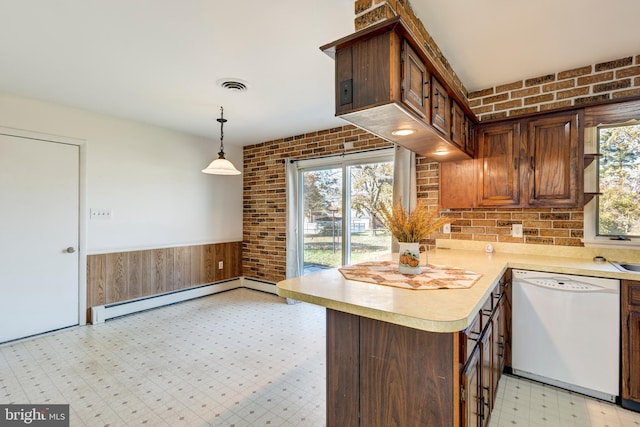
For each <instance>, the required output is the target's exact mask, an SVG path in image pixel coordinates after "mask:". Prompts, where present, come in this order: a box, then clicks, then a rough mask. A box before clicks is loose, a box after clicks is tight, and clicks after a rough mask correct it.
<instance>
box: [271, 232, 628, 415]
mask: <svg viewBox="0 0 640 427" xmlns="http://www.w3.org/2000/svg"><path fill="white" fill-rule="evenodd" d="M450 242H451V241H444V242H438V244H437V246H438V247H439V248H438V249H436V250H434V251H429V252H428V262H429V263H430V264H436V265H450V266H457V267H462V268H464V269H466V270H471V271H473V272H475V273H478V274H481V275H482V277H481V278H480V279H479V280H478V281H477V282H476V283H475V284H474V285H473V286H472V287H471V288H469V289H438V290H410V289H402V288H396V287H390V286H383V285H377V284H372V283H366V282H359V281H352V280H346V279H344V277H343V276H342V274H341V273H340V272H339V271H338V270H337V269H331V270H325V271H322V272H319V273H316V274H312V275H308V276H304V277H299V278H294V279H289V280H284V281H282V282H279V283H278V285H277V286H278V294H279V295H280V296H282V297H287V298H292V299H296V300H299V301H305V302H309V303H312V304H317V305H321V306H324V307H326V308H327V331H326V333H327V425H328V426H358V425H366V426H389V425H402V426H411V425H429V426H458V425H466V422H464V420H465V419H466V417H467V416H468V415H469V414H475V413H483V411H485V409H484V405H486V406H487V408H488V409H487V411H488V410H490V407H491V406H490V403H489V401H490V400H491V399H492V398H493V397H492V395H493V393H492V390H491V385H487V386H486V387H487V388H489V390H490V391H489V393H488V395H487V396H485V397H479V398H478V399H477V402H479V403H472V397H473V396H471V394H472V392H471V390H470V389H469V388H465V387H461V385H464V384H471V385H472V386H471V388H475V389H476V390H480V393H483V392H482V390H481V387H485V385H484V383H482V382H478V381H479V380H478V378H479V377H480V376H481V375H480V373H476V374H473V373H471V377H469V374H470V373H468V372H466V371H464V372H463V367H464V366H465V365H467V366H468V365H470V363H469V362H473V361H474V360H475V359H474V358H478V360H483V359H482V358H481V356H480V355H479V354H478V353H479V352H480V351H479V350H478V348H474V345H475V342H478V341H483V340H485V339H487V340H488V341H492V342H493V343H494V345H493V346H487V348H491V349H492V350H491V352H490V353H489V354H488V356H489V357H485V358H484V360H485V361H486V360H494V359H497V358H499V357H500V356H501V357H503V358H504V357H506V358H508V357H509V356H508V355H506V352H507V350H505V347H506V346H508V344H507V343H506V342H504V340H506V339H508V338H505V337H508V331H504V330H503V329H501V328H502V327H501V326H499V325H503V324H504V322H505V321H506V322H507V323H508V321H509V310H506V311H504V312H502V313H500V311H499V310H498V311H496V310H497V309H499V308H500V301H504V300H506V297H505V296H504V295H505V294H508V285H509V283H508V280H505V277H507V278H508V274H509V271H510V269H511V268H519V269H528V270H538V271H549V272H556V273H567V274H578V275H589V276H599V277H611V278H618V279H628V280H634V279H635V280H637V278H638V276H637V275H633V274H631V273H622V272H620V271H618V270H617V269H616V268H615V267H614V266H612V265H611V264H609V263H597V262H594V261H593V260H592V258H593V254H592V253H591V250H589V249H585V248H576V251H575V252H572V253H571V255H572V257H566V256H554V255H556V254H554V253H553V250H552V249H551V250H549V249H545V253H546V254H547V255H545V256H541V255H535V254H532V253H531V252H534V251H535V249H539V248H536V247H535V246H534V245H528V246H529V249H527V250H528V251H529V253H514V252H505V251H503V250H502V249H501V248H498V249H497V252H496V253H490V254H487V253H485V252H484V250H480V248H479V247H478V245H476V247H474V248H473V249H472V250H468V249H449V248H444V246H446V245H451V243H450ZM478 243H480V242H478ZM453 246H455V243H454V244H453ZM532 246H534V247H533V248H531V247H532ZM482 248H484V245H483V246H482ZM510 249H512V248H510ZM563 249H564V251H565V253H566V252H567V248H563ZM637 252H638V251H625V253H634V254H636V253H637ZM534 253H535V252H534ZM634 256H637V255H634ZM507 305H508V304H507ZM498 313H499V314H498ZM500 319H501V320H500ZM461 331H464V332H463V333H461ZM492 333H494V334H495V335H493V338H492ZM485 335H486V337H485ZM500 335H502V337H500ZM483 337H485V338H483ZM500 338H502V339H503V341H502V342H500ZM470 343H472V344H470ZM475 347H478V346H475ZM492 355H495V357H493V356H492ZM494 361H495V360H494ZM479 363H480V362H479ZM502 365H504V361H503V362H502ZM502 365H498V366H497V368H496V367H495V366H483V365H482V364H480V366H479V370H484V369H487V372H488V373H485V375H484V376H485V377H487V378H490V377H492V376H493V379H494V380H495V378H496V377H495V376H494V375H498V377H499V374H500V372H501V370H502V369H501V366H502ZM496 369H498V370H499V372H498V373H497V374H493V373H492V372H495V371H496ZM473 375H476V376H475V377H474V376H473ZM492 383H493V384H495V383H496V382H495V381H493V382H492ZM465 392H466V393H467V394H468V395H466V396H465ZM474 405H477V406H474Z"/></svg>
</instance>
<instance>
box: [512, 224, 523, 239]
mask: <svg viewBox="0 0 640 427" xmlns="http://www.w3.org/2000/svg"><path fill="white" fill-rule="evenodd" d="M511 235H512V236H513V237H522V224H512V225H511Z"/></svg>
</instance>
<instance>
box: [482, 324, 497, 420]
mask: <svg viewBox="0 0 640 427" xmlns="http://www.w3.org/2000/svg"><path fill="white" fill-rule="evenodd" d="M480 350H481V351H482V355H481V357H480V359H481V363H482V371H481V374H480V381H481V384H482V394H481V399H480V400H481V402H482V406H481V409H480V418H481V425H483V426H486V425H488V424H489V416H490V415H491V409H492V408H493V405H492V403H493V402H492V398H493V384H492V381H493V365H494V362H493V325H492V322H489V324H488V325H487V327H486V328H485V330H484V334H483V336H482V341H480Z"/></svg>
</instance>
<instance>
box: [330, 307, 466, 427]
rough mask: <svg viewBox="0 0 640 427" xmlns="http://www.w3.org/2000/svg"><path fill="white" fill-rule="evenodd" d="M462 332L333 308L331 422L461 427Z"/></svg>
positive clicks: (348, 426)
mask: <svg viewBox="0 0 640 427" xmlns="http://www.w3.org/2000/svg"><path fill="white" fill-rule="evenodd" d="M457 337H458V335H457V334H454V333H448V334H447V333H436V332H426V331H421V330H418V329H413V328H408V327H405V326H400V325H395V324H391V323H387V322H382V321H379V320H374V319H370V318H367V317H362V316H357V315H353V314H348V313H343V312H340V311H335V310H331V309H327V426H328V427H354V426H367V427H374V426H380V427H387V426H403V427H411V426H416V427H418V426H420V427H422V426H457V425H459V416H458V410H459V407H458V405H457V403H456V398H455V396H457V390H458V384H459V378H460V377H459V373H458V370H457V366H458V364H457V360H456V359H455V358H454V354H455V352H454V347H455V346H456V339H457Z"/></svg>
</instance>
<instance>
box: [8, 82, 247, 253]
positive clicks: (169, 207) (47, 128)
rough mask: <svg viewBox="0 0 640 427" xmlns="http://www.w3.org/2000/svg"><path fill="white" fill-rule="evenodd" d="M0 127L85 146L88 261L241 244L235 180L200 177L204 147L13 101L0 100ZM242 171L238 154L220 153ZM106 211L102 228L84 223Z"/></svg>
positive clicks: (209, 156)
mask: <svg viewBox="0 0 640 427" xmlns="http://www.w3.org/2000/svg"><path fill="white" fill-rule="evenodd" d="M0 127H8V128H16V129H21V130H27V131H33V132H40V133H46V134H53V135H61V136H65V137H71V138H76V139H81V140H84V141H86V143H85V147H86V151H85V152H86V159H85V160H86V161H85V167H86V176H85V179H86V181H85V184H86V185H85V201H86V204H85V209H84V212H81V213H80V214H81V215H82V216H84V217H85V219H86V221H85V223H86V224H87V226H86V234H85V239H84V240H85V242H86V251H87V253H88V254H92V253H104V252H113V251H123V250H131V249H145V248H157V247H167V246H179V245H189V244H198V243H215V242H224V241H239V240H242V175H240V176H214V175H207V174H204V173H202V172H201V170H202V169H204V168H205V167H206V166H207V165H208V164H209V162H210V161H211V160H213V159H214V158H215V157H216V152H217V151H218V148H219V139H218V138H219V137H218V135H217V133H216V132H218V129H217V128H216V127H215V126H212V128H211V133H212V138H211V139H204V138H200V137H195V136H192V135H187V134H183V133H179V132H175V131H171V130H167V129H162V128H159V127H154V126H150V125H146V124H143V123H138V122H133V121H129V120H123V119H119V118H115V117H110V116H105V115H100V114H95V113H91V112H87V111H83V110H78V109H73V108H68V107H64V106H60V105H55V104H51V103H45V102H41V101H36V100H32V99H27V98H21V97H16V96H13V95H7V94H0ZM225 151H226V152H227V158H228V159H229V160H231V161H232V162H233V164H234V165H236V167H238V168H240V167H241V166H242V148H241V147H233V146H225ZM91 208H109V209H111V210H112V212H113V218H112V219H111V220H109V221H95V220H94V221H91V220H89V210H90V209H91Z"/></svg>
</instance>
